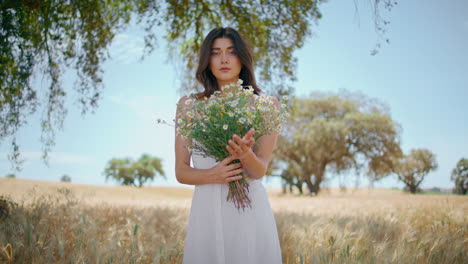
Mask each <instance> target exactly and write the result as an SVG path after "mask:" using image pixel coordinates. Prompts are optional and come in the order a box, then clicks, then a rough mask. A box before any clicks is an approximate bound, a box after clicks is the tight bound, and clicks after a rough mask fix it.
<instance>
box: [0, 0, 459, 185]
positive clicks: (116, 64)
mask: <svg viewBox="0 0 468 264" xmlns="http://www.w3.org/2000/svg"><path fill="white" fill-rule="evenodd" d="M444 3H445V4H444ZM444 3H442V2H440V1H435V0H429V1H424V2H422V1H399V4H398V5H397V6H396V7H395V8H394V9H393V10H392V12H391V13H388V14H387V13H384V14H383V15H384V16H386V17H387V18H389V19H390V20H391V24H390V27H389V32H388V33H387V37H388V38H390V44H389V45H385V44H384V45H383V46H382V48H381V50H380V52H379V54H378V55H376V56H371V55H370V50H372V49H373V47H374V45H375V44H376V43H377V42H378V41H379V39H378V35H377V34H376V33H375V31H374V28H373V20H372V12H371V6H370V4H369V2H368V1H359V12H358V14H356V13H355V12H354V4H353V1H348V3H339V1H330V2H329V3H325V4H322V5H321V6H320V10H321V12H322V15H323V18H322V19H321V20H320V21H319V23H318V25H314V28H313V32H314V36H313V37H311V38H309V39H308V40H307V42H306V44H305V45H304V47H303V48H302V49H301V50H298V51H297V52H296V53H295V54H294V55H295V56H297V58H298V60H299V65H298V71H297V77H298V81H297V82H296V83H295V87H296V88H295V89H296V95H308V94H310V93H311V92H313V91H323V92H338V91H340V90H341V89H346V90H348V91H351V92H361V93H363V94H365V95H367V96H370V97H373V98H377V99H379V100H380V101H382V102H384V103H386V104H387V105H388V106H389V107H390V109H391V111H390V112H391V115H392V118H393V119H394V120H395V121H397V122H398V123H400V124H401V126H402V133H401V139H402V147H403V150H404V151H405V152H406V153H408V152H409V150H410V149H413V148H427V149H429V150H431V151H432V152H434V153H435V154H436V157H437V161H438V163H439V168H438V169H437V170H436V171H433V172H431V173H430V174H428V175H427V176H426V179H425V180H424V182H423V184H422V187H432V186H439V187H447V188H448V187H452V186H453V183H452V182H451V181H450V172H451V170H452V169H453V167H454V166H455V164H456V163H457V161H458V160H459V159H460V158H462V157H468V140H467V135H468V122H466V113H468V107H467V99H468V75H467V74H466V73H467V70H468V48H467V47H468V17H466V14H467V11H468V2H466V1H463V0H452V1H450V3H448V2H447V3H446V2H444ZM226 26H227V25H226ZM138 32H139V30H136V29H135V28H133V29H132V28H131V29H130V30H127V31H126V32H123V33H122V34H119V35H118V36H117V38H116V39H115V42H114V43H113V45H112V47H111V52H110V54H111V55H112V59H111V60H108V61H107V62H106V63H105V65H104V70H105V73H104V84H105V89H104V91H103V93H102V95H103V96H102V98H103V99H102V100H101V101H100V103H99V108H98V109H97V111H96V112H95V113H94V114H88V115H86V116H85V117H82V116H81V115H80V112H79V110H78V108H77V106H78V104H77V103H76V95H75V94H74V93H73V91H71V90H70V91H71V92H70V93H69V94H68V96H69V99H68V101H67V102H68V103H67V105H68V107H69V113H68V116H67V119H66V121H65V123H64V129H63V130H62V131H59V132H57V134H56V146H55V147H54V148H53V152H52V153H51V154H50V156H51V159H50V166H49V167H47V166H45V165H44V164H43V162H42V161H41V159H40V156H41V145H40V142H39V138H40V126H39V119H40V114H41V113H38V114H37V115H35V116H33V117H31V119H30V120H29V122H28V125H27V126H25V127H23V129H22V130H21V131H20V133H19V142H20V144H21V148H22V151H23V157H24V158H25V159H26V162H25V164H24V167H23V170H22V171H21V172H13V171H12V170H11V168H10V164H9V161H8V160H7V153H8V152H9V151H10V146H9V145H8V144H7V142H8V141H5V142H2V145H1V146H0V176H5V175H6V174H8V173H11V172H13V173H15V174H16V175H17V178H26V179H38V180H48V181H58V180H59V179H60V177H61V176H62V175H63V174H68V175H70V176H71V178H72V181H73V182H77V183H85V184H99V185H101V184H108V185H115V184H116V183H115V182H113V181H108V182H105V178H104V176H103V175H102V171H103V170H104V168H105V165H106V163H107V162H108V161H109V160H110V159H112V158H124V157H130V158H132V159H134V160H136V159H138V158H139V157H140V156H141V155H142V154H143V153H148V154H150V155H153V156H157V157H160V158H162V159H163V164H164V170H165V171H166V175H167V180H166V181H165V180H161V179H158V178H157V179H156V180H155V181H154V182H152V184H151V185H157V186H168V185H170V186H184V185H181V184H179V183H177V181H176V180H175V176H174V154H173V145H174V143H173V142H174V135H173V128H171V127H169V126H161V125H157V124H156V119H157V118H164V119H166V120H171V119H173V116H174V113H175V104H176V102H177V101H178V98H179V97H180V96H181V94H180V93H178V85H179V82H178V78H179V76H180V75H181V73H182V72H181V71H183V68H181V67H180V65H179V66H178V65H175V63H174V62H173V61H171V60H170V59H169V55H168V53H167V50H166V49H165V48H164V46H165V45H164V43H163V42H160V48H158V49H157V50H156V51H155V52H154V53H153V54H152V55H151V56H149V57H147V58H146V59H145V60H144V61H143V62H139V57H140V55H141V52H142V47H143V39H142V38H141V35H140V34H139V33H138ZM206 33H207V32H206ZM38 79H40V77H39V78H38ZM72 83H73V75H72V73H68V74H66V75H64V85H67V86H69V87H71V85H72ZM337 182H338V180H337V179H333V180H331V181H330V182H329V183H328V184H329V185H332V186H333V185H336V184H337ZM265 184H266V185H267V186H268V187H278V186H279V184H278V181H277V180H269V181H266V180H265ZM353 184H354V180H350V181H349V182H348V185H349V186H352V185H353ZM361 184H362V185H363V186H366V181H365V180H362V181H361ZM374 186H377V187H394V186H396V187H402V186H403V185H402V184H401V183H399V182H398V181H396V179H395V176H389V177H388V178H386V179H384V180H382V181H380V182H377V183H376V184H375V185H374Z"/></svg>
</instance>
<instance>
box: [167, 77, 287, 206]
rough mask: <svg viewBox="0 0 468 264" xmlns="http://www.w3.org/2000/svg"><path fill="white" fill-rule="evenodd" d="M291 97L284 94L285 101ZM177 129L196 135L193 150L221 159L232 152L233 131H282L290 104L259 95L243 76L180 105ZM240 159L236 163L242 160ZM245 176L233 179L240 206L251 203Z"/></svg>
mask: <svg viewBox="0 0 468 264" xmlns="http://www.w3.org/2000/svg"><path fill="white" fill-rule="evenodd" d="M284 100H287V97H286V96H284V97H283V98H282V101H284ZM178 109H179V111H178V113H179V114H178V116H177V117H176V127H177V128H176V132H177V134H178V135H182V136H184V137H187V138H192V139H193V144H192V146H191V149H192V150H195V151H199V152H200V153H202V155H204V156H209V157H212V158H214V159H215V160H216V161H217V162H220V161H222V160H223V159H225V158H226V157H228V156H230V153H229V152H228V151H227V149H226V146H227V144H228V140H229V139H231V138H232V135H233V134H237V135H240V136H243V135H245V134H246V133H247V132H248V131H249V130H250V129H251V128H254V129H255V131H256V133H255V134H254V139H255V140H257V139H258V138H259V137H260V136H262V135H266V134H269V133H271V132H272V131H278V130H280V128H281V123H282V122H283V121H284V120H285V119H286V118H287V115H288V114H287V111H286V104H285V103H282V104H280V106H278V101H277V100H276V98H274V97H271V96H266V95H256V94H255V93H254V89H253V88H252V87H251V86H242V80H239V81H238V82H237V83H231V84H229V85H226V86H223V87H222V88H221V90H220V91H215V92H214V94H213V95H211V96H210V98H204V99H203V100H199V99H197V98H196V97H195V96H192V97H190V98H189V99H187V100H186V101H185V103H183V104H182V103H180V104H179V105H178ZM239 162H240V161H239V160H235V161H233V163H239ZM242 176H243V177H242V179H241V180H238V181H234V182H230V183H229V193H228V196H227V198H226V199H227V200H228V201H229V200H230V201H232V202H233V203H234V204H235V206H236V208H238V209H240V208H242V209H244V208H246V207H250V206H251V202H250V199H249V197H248V195H247V193H248V191H249V184H248V182H247V180H246V175H242Z"/></svg>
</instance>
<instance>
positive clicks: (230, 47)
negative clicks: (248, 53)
mask: <svg viewBox="0 0 468 264" xmlns="http://www.w3.org/2000/svg"><path fill="white" fill-rule="evenodd" d="M220 49H221V48H211V50H220ZM227 49H234V47H232V46H230V47H227Z"/></svg>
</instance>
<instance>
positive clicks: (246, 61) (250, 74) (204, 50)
mask: <svg viewBox="0 0 468 264" xmlns="http://www.w3.org/2000/svg"><path fill="white" fill-rule="evenodd" d="M217 38H229V39H230V40H231V41H232V43H233V44H234V49H235V51H236V54H237V56H238V57H239V60H240V62H241V65H242V68H241V71H240V73H239V79H241V80H242V81H243V83H242V85H243V86H252V88H253V89H254V93H255V94H259V93H260V92H261V89H260V88H258V86H257V82H256V81H255V74H254V69H253V58H252V53H251V52H250V49H249V47H248V45H247V43H246V42H245V41H244V39H243V38H242V37H241V35H240V34H239V32H237V31H236V30H235V29H233V28H230V27H225V28H223V27H218V28H215V29H213V30H211V31H210V33H208V35H207V36H206V37H205V40H204V41H203V43H202V46H201V49H200V58H199V61H198V68H197V74H196V78H197V80H198V81H199V82H200V83H201V84H202V85H203V87H204V88H205V91H203V92H201V93H199V94H197V97H198V98H199V99H201V98H203V97H204V96H206V97H207V98H209V97H210V96H211V95H212V94H213V93H214V92H215V91H218V90H219V89H220V87H218V81H217V80H216V77H215V76H214V75H213V73H212V72H211V70H210V67H209V66H210V57H211V48H212V46H213V42H214V41H215V39H217Z"/></svg>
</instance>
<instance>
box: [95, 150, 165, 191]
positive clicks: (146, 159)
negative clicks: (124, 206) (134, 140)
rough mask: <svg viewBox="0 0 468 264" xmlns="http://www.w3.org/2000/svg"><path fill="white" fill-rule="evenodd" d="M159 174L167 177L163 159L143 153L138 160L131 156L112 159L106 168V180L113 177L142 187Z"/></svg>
mask: <svg viewBox="0 0 468 264" xmlns="http://www.w3.org/2000/svg"><path fill="white" fill-rule="evenodd" d="M157 174H159V176H161V177H163V178H164V179H166V176H165V174H164V171H163V169H162V163H161V159H159V158H156V157H151V156H149V155H147V154H143V155H142V156H141V157H140V159H139V160H138V161H136V162H133V161H132V160H131V159H129V158H125V159H112V160H110V161H109V162H108V164H107V166H106V168H105V170H104V175H105V176H106V180H107V179H109V178H113V179H115V180H116V181H118V182H120V183H121V184H122V185H133V186H138V187H142V186H143V184H145V183H146V182H147V181H148V180H153V179H154V177H155V176H156V175H157Z"/></svg>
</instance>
